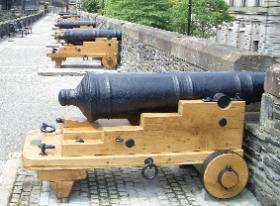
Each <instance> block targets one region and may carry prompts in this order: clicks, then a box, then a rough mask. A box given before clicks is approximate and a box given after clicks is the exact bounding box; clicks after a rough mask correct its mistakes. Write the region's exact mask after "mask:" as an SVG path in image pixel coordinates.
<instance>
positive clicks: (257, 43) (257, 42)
mask: <svg viewBox="0 0 280 206" xmlns="http://www.w3.org/2000/svg"><path fill="white" fill-rule="evenodd" d="M253 51H254V52H258V51H259V41H253Z"/></svg>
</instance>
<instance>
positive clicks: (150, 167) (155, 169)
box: [141, 157, 158, 180]
mask: <svg viewBox="0 0 280 206" xmlns="http://www.w3.org/2000/svg"><path fill="white" fill-rule="evenodd" d="M144 164H145V167H143V169H142V171H141V175H142V177H143V178H144V179H146V180H153V179H155V178H156V177H157V176H158V167H157V166H156V165H155V164H154V160H153V159H152V158H150V157H149V158H147V159H145V161H144ZM148 170H150V171H152V170H153V173H152V175H148V174H147V172H148Z"/></svg>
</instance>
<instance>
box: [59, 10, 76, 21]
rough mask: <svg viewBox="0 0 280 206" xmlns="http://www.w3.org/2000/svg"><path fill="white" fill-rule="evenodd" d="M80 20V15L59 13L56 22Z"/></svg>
mask: <svg viewBox="0 0 280 206" xmlns="http://www.w3.org/2000/svg"><path fill="white" fill-rule="evenodd" d="M79 18H80V15H78V14H75V13H67V12H65V13H59V18H58V22H70V21H77V20H78V19H79Z"/></svg>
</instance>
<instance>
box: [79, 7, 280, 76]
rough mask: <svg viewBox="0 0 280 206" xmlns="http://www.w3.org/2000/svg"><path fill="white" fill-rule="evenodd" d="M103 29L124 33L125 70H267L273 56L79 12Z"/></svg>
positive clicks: (122, 45)
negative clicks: (117, 30)
mask: <svg viewBox="0 0 280 206" xmlns="http://www.w3.org/2000/svg"><path fill="white" fill-rule="evenodd" d="M78 13H79V14H80V15H81V18H82V19H84V20H92V21H96V22H97V23H98V25H100V26H101V28H110V29H119V30H121V31H122V35H123V36H122V44H121V47H120V48H121V64H122V69H123V70H125V71H157V72H164V71H170V70H181V71H207V70H210V71H220V70H265V69H266V68H268V67H269V66H270V65H272V64H273V63H274V62H275V61H274V59H272V58H271V57H270V56H267V55H259V54H257V53H254V52H249V51H244V50H239V49H236V48H233V47H228V46H222V45H218V44H216V43H211V42H209V41H208V40H204V39H197V38H193V37H188V36H185V35H181V34H179V33H175V32H168V31H164V30H160V29H156V28H152V27H148V26H143V25H139V24H134V23H130V22H126V21H120V20H116V19H111V18H108V17H104V16H99V15H95V14H89V13H86V12H78Z"/></svg>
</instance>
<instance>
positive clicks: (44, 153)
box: [38, 143, 55, 156]
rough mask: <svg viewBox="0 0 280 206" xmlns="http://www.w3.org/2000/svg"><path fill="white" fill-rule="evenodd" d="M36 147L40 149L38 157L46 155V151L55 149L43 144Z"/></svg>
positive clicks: (52, 146)
mask: <svg viewBox="0 0 280 206" xmlns="http://www.w3.org/2000/svg"><path fill="white" fill-rule="evenodd" d="M38 147H39V148H40V149H41V153H40V155H42V156H46V155H48V154H47V153H46V150H47V149H55V146H54V145H51V144H45V143H42V144H40V145H38Z"/></svg>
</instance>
